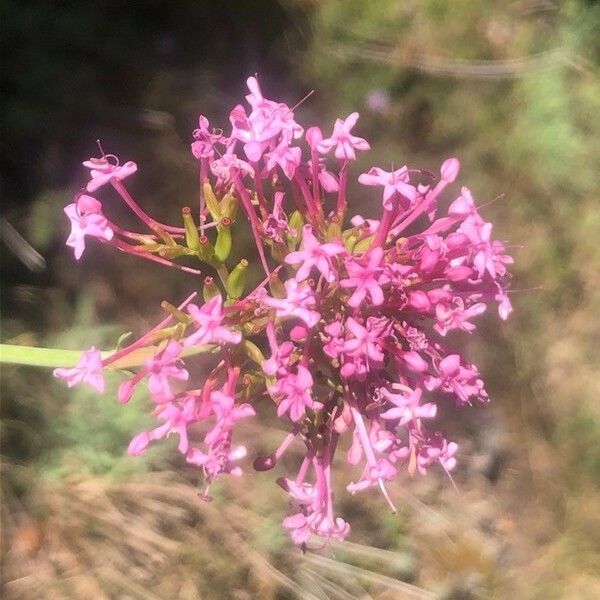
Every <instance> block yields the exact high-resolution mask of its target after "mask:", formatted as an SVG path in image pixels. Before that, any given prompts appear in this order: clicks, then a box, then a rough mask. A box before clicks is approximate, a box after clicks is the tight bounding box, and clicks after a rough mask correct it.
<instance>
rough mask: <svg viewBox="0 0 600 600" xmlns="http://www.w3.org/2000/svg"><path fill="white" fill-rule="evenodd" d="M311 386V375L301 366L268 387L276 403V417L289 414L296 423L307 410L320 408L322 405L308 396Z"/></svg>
mask: <svg viewBox="0 0 600 600" xmlns="http://www.w3.org/2000/svg"><path fill="white" fill-rule="evenodd" d="M312 385H313V378H312V375H311V374H310V371H309V370H308V369H307V368H306V367H303V366H302V365H299V366H298V369H297V372H296V373H295V374H294V373H287V374H286V375H284V376H283V377H280V378H279V379H278V380H277V382H276V383H274V384H273V385H271V386H270V387H269V394H271V396H272V397H273V398H274V399H275V400H277V401H278V405H277V416H279V417H281V416H283V415H284V414H285V413H287V412H289V413H290V419H291V420H292V421H294V422H297V421H299V420H300V419H301V418H302V417H303V416H304V413H305V412H306V409H307V408H312V409H313V410H316V409H318V408H321V406H322V404H321V403H320V402H315V401H314V400H313V398H312V396H311V394H310V392H311V388H312Z"/></svg>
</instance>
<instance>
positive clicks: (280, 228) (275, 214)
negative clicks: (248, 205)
mask: <svg viewBox="0 0 600 600" xmlns="http://www.w3.org/2000/svg"><path fill="white" fill-rule="evenodd" d="M284 196H285V194H284V192H275V195H274V199H273V210H272V211H271V213H270V214H269V216H268V217H267V219H266V221H264V223H263V231H264V232H265V235H266V236H267V237H268V238H270V239H272V240H273V241H275V242H277V243H278V244H283V241H284V238H283V234H285V233H291V229H290V226H289V225H288V219H287V215H286V214H285V211H284V210H283V208H282V204H283V198H284Z"/></svg>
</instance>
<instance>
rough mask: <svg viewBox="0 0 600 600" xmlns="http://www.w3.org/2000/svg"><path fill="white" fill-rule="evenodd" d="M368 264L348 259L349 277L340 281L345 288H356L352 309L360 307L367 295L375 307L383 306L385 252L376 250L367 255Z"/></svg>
mask: <svg viewBox="0 0 600 600" xmlns="http://www.w3.org/2000/svg"><path fill="white" fill-rule="evenodd" d="M365 259H366V264H361V263H360V262H358V261H357V260H356V259H355V258H354V257H352V256H350V257H348V258H347V259H346V271H348V275H349V277H348V278H347V279H343V280H342V281H340V285H341V286H342V287H344V288H351V289H352V288H354V293H353V294H352V296H350V300H348V304H349V305H350V306H352V307H357V306H360V304H361V303H362V302H363V300H364V299H365V298H366V296H367V294H368V295H369V297H370V298H371V302H372V303H373V305H374V306H380V305H381V304H383V298H384V297H383V290H382V289H381V286H380V284H379V280H380V275H381V272H382V267H381V261H382V259H383V250H382V249H381V248H374V249H373V250H371V251H370V252H369V253H368V254H366V255H365Z"/></svg>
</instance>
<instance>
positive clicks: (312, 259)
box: [285, 225, 346, 283]
mask: <svg viewBox="0 0 600 600" xmlns="http://www.w3.org/2000/svg"><path fill="white" fill-rule="evenodd" d="M345 252H346V249H345V248H344V246H343V245H342V243H341V242H338V241H337V240H336V241H333V242H327V243H325V244H321V243H320V242H319V241H318V240H317V238H316V237H315V236H314V234H313V229H312V226H311V225H305V226H304V228H303V229H302V250H298V251H296V252H290V253H289V254H288V255H287V256H286V257H285V262H286V263H288V264H289V265H296V264H299V263H302V264H301V266H300V268H299V269H298V271H297V272H296V281H304V280H305V279H306V278H307V277H308V276H309V275H310V271H311V269H312V268H313V267H316V268H317V269H318V270H319V271H320V272H321V275H323V277H324V278H325V280H326V281H327V282H329V283H331V282H332V281H335V279H336V278H337V273H336V271H335V267H334V266H333V261H332V259H333V258H334V257H336V256H338V255H340V254H344V253H345Z"/></svg>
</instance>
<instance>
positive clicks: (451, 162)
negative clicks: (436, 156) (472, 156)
mask: <svg viewBox="0 0 600 600" xmlns="http://www.w3.org/2000/svg"><path fill="white" fill-rule="evenodd" d="M459 171H460V162H459V160H458V158H454V157H452V158H448V159H446V160H445V161H444V162H443V163H442V167H441V169H440V175H441V176H442V179H443V180H444V181H445V182H447V183H452V182H453V181H455V180H456V178H457V177H458V172H459Z"/></svg>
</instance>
